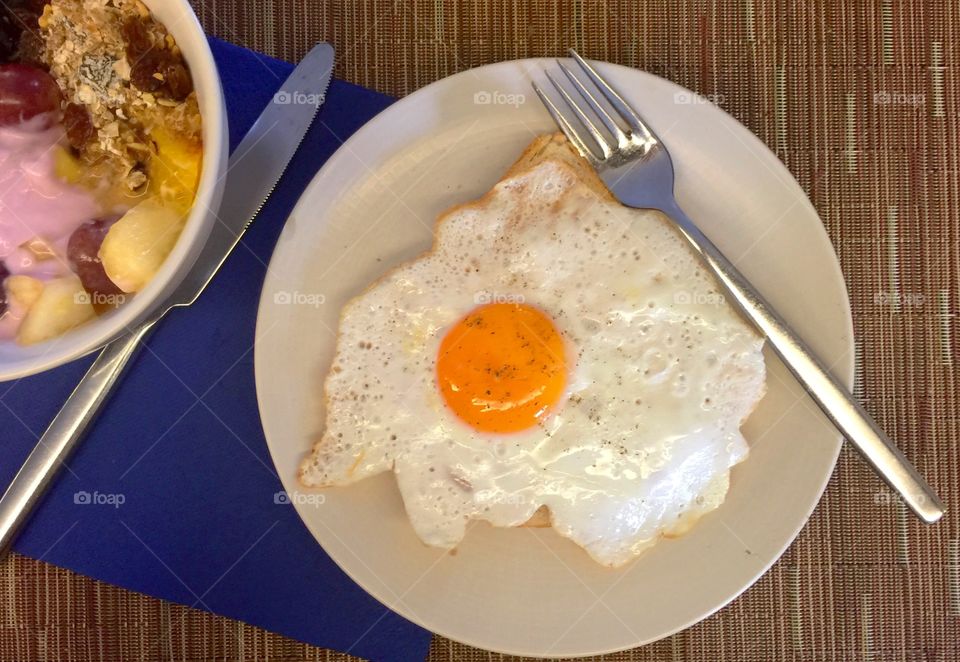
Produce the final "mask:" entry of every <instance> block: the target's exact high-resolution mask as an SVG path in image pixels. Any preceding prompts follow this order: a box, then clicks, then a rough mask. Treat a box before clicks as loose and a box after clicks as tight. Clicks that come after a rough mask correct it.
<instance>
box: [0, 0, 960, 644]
mask: <svg viewBox="0 0 960 662" xmlns="http://www.w3.org/2000/svg"><path fill="white" fill-rule="evenodd" d="M194 4H195V6H196V8H197V12H198V14H199V15H200V18H201V21H202V22H203V24H204V26H205V27H206V29H207V31H208V32H210V33H211V34H214V35H217V36H219V37H222V38H225V39H228V40H230V41H234V42H236V43H238V44H241V45H244V46H247V47H249V48H253V49H256V50H260V51H264V52H266V53H269V54H271V55H275V56H277V57H281V58H284V59H287V60H296V59H298V58H299V57H300V56H301V55H302V54H303V53H304V52H306V50H307V49H308V48H309V47H310V46H311V45H312V44H314V43H315V42H317V41H320V40H325V41H330V42H331V43H333V44H334V45H335V46H336V47H337V51H338V55H339V62H338V66H337V71H336V73H337V75H338V76H340V77H342V78H345V79H347V80H350V81H353V82H356V83H359V84H361V85H365V86H368V87H371V88H374V89H377V90H380V91H383V92H387V93H389V94H393V95H397V96H400V95H403V94H406V93H409V92H411V91H413V90H415V89H417V88H419V87H421V86H423V85H425V84H427V83H429V82H431V81H434V80H436V79H438V78H441V77H443V76H446V75H449V74H452V73H454V72H456V71H460V70H462V69H465V68H469V67H473V66H477V65H480V64H485V63H488V62H495V61H498V60H503V59H511V58H519V57H527V56H542V55H560V54H562V53H563V51H564V49H565V48H566V47H568V46H574V47H576V48H577V49H579V50H580V52H581V53H583V54H585V55H587V56H589V57H593V58H597V59H603V60H609V61H612V62H619V63H622V64H626V65H629V66H634V67H639V68H641V69H645V70H647V71H650V72H652V73H655V74H658V75H660V76H664V77H666V78H669V79H671V80H674V81H676V82H678V83H680V84H681V85H684V86H686V87H689V88H691V89H693V90H695V91H697V92H699V93H701V94H703V95H706V96H708V97H709V98H710V99H712V100H713V101H715V102H716V103H719V104H720V105H721V106H722V107H723V108H724V109H725V110H726V111H727V112H729V113H731V114H732V115H733V116H734V117H736V118H737V119H739V120H740V121H741V122H743V123H744V124H745V125H746V126H747V127H749V128H750V129H751V130H752V131H754V132H755V133H756V134H757V135H758V136H760V138H761V139H762V140H763V141H764V142H765V143H766V144H767V145H769V146H770V148H771V149H773V150H774V151H775V152H776V153H777V155H778V156H779V157H780V158H781V159H782V160H783V161H784V162H785V163H786V164H787V166H788V167H789V168H790V170H791V171H792V172H793V174H794V175H795V176H796V177H797V179H798V180H799V181H800V183H801V185H802V186H803V187H804V189H805V190H806V191H807V193H808V195H809V196H810V198H811V200H812V201H813V204H814V205H815V206H816V208H817V209H818V211H819V212H820V216H821V218H822V219H823V222H824V224H825V226H826V229H827V231H828V233H829V235H830V237H831V239H832V240H833V243H834V246H835V247H836V250H837V253H838V255H839V257H840V262H841V264H842V266H843V271H844V273H845V275H846V278H847V284H848V286H849V289H850V294H851V299H852V305H853V314H854V324H855V328H856V337H857V366H858V367H857V385H856V393H857V395H858V397H859V398H860V399H861V400H862V401H863V402H864V404H865V405H866V407H867V408H868V409H869V411H870V412H871V413H872V414H873V415H874V416H876V417H877V418H878V420H879V421H880V423H881V424H882V425H883V426H884V428H885V429H887V430H888V431H890V432H891V433H893V435H894V436H895V437H896V438H897V439H898V441H899V443H900V445H901V447H902V448H903V449H904V450H905V452H906V453H907V455H908V456H910V458H911V459H912V460H913V461H914V462H915V463H916V464H917V465H918V466H919V468H920V470H921V472H922V473H923V474H924V475H925V476H927V477H928V478H929V480H930V481H931V482H932V483H933V484H934V486H935V487H936V488H937V489H938V491H939V493H940V494H941V496H942V497H944V498H945V499H946V501H947V502H948V504H951V503H952V504H956V503H958V502H960V488H958V484H960V480H958V479H960V469H958V467H960V444H958V418H957V405H958V397H957V389H958V383H957V373H956V371H955V369H954V362H955V358H956V357H957V356H958V355H960V354H958V352H960V347H958V346H957V336H956V329H955V326H956V324H957V320H955V316H956V313H957V307H958V295H960V293H958V272H960V120H958V118H960V81H958V78H960V44H958V35H960V4H957V3H956V2H934V1H932V0H931V1H928V2H923V1H921V0H907V1H901V0H833V1H831V2H827V1H825V0H817V1H812V0H778V1H770V0H720V1H716V2H714V1H710V0H690V1H682V2H670V1H669V0H646V1H637V0H606V1H605V0H534V1H521V0H463V1H454V0H395V1H394V0H341V1H321V0H194ZM0 605H2V607H0V660H2V661H7V660H9V661H16V662H32V661H35V660H37V661H39V660H54V659H57V660H60V659H62V660H76V661H78V662H86V661H88V660H133V659H138V660H139V659H143V660H212V659H217V660H238V661H239V660H243V661H246V660H340V659H350V658H347V657H346V656H343V655H339V654H336V653H330V652H327V651H323V650H320V649H316V648H313V647H310V646H306V645H303V644H299V643H296V642H292V641H290V640H288V639H285V638H283V637H280V636H277V635H272V634H269V633H266V632H264V631H262V630H259V629H257V628H253V627H250V626H246V625H243V624H240V623H237V622H234V621H230V620H228V619H224V618H220V617H216V616H211V615H209V614H205V613H202V612H198V611H194V610H190V609H187V608H185V607H179V606H175V605H170V604H167V603H163V602H161V601H158V600H154V599H151V598H146V597H143V596H140V595H137V594H133V593H129V592H127V591H123V590H120V589H116V588H113V587H111V586H107V585H104V584H100V583H98V582H94V581H91V580H88V579H85V578H83V577H79V576H77V575H74V574H73V573H70V572H67V571H64V570H59V569H56V568H53V567H51V566H49V565H46V564H43V563H40V562H36V561H32V560H28V559H25V558H22V557H13V558H12V559H9V560H7V561H6V562H5V563H3V564H2V565H0ZM478 616H479V615H478ZM499 658H500V656H497V655H489V654H487V653H485V652H483V651H477V650H474V649H471V648H468V647H466V646H462V645H459V644H455V643H451V642H449V641H446V640H443V639H441V638H437V639H435V641H434V645H433V648H432V650H431V654H430V659H431V660H433V661H436V662H440V661H446V660H486V659H499ZM603 659H607V660H651V661H652V660H698V661H699V660H702V661H704V662H719V661H726V660H730V661H734V660H736V661H740V660H746V661H751V660H755V661H758V662H759V661H765V660H866V661H887V660H891V661H892V660H903V661H907V662H913V661H917V662H919V661H924V662H927V661H938V662H939V661H941V660H943V661H947V660H955V659H960V517H958V515H957V511H956V509H955V510H954V511H953V512H951V513H950V514H948V516H947V518H946V519H945V520H944V521H943V522H942V523H941V524H939V525H938V526H936V527H924V526H922V525H920V524H918V523H917V522H915V521H914V520H913V519H912V518H911V517H910V516H908V514H907V513H906V511H905V509H904V508H903V506H902V505H901V504H899V503H898V502H897V501H896V499H894V498H892V497H891V495H890V494H889V492H888V491H887V490H885V489H884V488H882V487H881V486H880V484H879V483H878V481H877V479H876V478H875V477H874V476H873V475H872V474H871V473H870V471H869V470H867V469H866V468H864V466H863V464H862V463H861V462H860V460H859V458H857V457H856V456H855V454H854V453H852V452H851V451H849V450H845V451H844V452H843V453H842V454H841V457H840V462H839V465H838V467H837V470H836V472H835V475H834V478H833V481H832V482H831V484H830V487H829V489H828V490H827V494H826V496H825V497H824V499H823V502H822V503H821V504H820V507H819V508H818V510H817V512H816V513H815V514H814V516H813V518H812V519H811V521H810V523H809V524H808V526H807V527H806V528H805V529H804V531H803V532H802V533H801V535H800V537H799V538H798V540H797V541H796V543H795V544H794V545H793V546H792V547H791V548H790V550H789V551H788V552H787V553H786V554H785V555H784V557H783V558H782V559H781V560H780V562H779V563H777V564H776V566H775V567H774V568H773V569H772V570H771V571H770V572H769V573H767V575H766V576H764V577H763V578H762V579H761V580H760V581H759V582H758V583H757V584H756V585H755V586H754V587H753V588H751V589H750V590H749V591H747V592H746V593H745V594H744V595H743V596H742V597H740V598H739V599H738V600H736V601H735V602H734V603H733V604H732V605H730V606H729V607H727V608H726V609H724V610H722V611H721V612H720V613H718V614H717V615H715V616H714V617H712V618H710V619H707V620H706V621H705V622H703V623H700V624H699V625H697V626H695V627H693V628H691V629H689V630H687V631H685V632H683V633H681V634H678V635H676V636H674V637H672V638H670V639H667V640H664V641H662V642H659V643H657V644H654V645H652V646H648V647H646V648H643V649H637V650H635V651H630V652H627V653H622V654H618V655H610V656H605V657H604V658H603Z"/></svg>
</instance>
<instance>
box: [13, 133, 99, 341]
mask: <svg viewBox="0 0 960 662" xmlns="http://www.w3.org/2000/svg"><path fill="white" fill-rule="evenodd" d="M64 135H65V134H64V131H63V128H62V127H61V126H60V125H58V124H53V125H51V123H50V120H49V118H48V117H46V116H37V117H34V118H32V119H30V120H27V121H26V122H23V123H21V124H19V125H17V126H2V127H0V260H2V261H3V264H4V266H5V267H6V268H7V270H8V271H9V272H10V273H11V274H24V275H28V276H32V277H34V278H39V279H41V280H49V279H52V278H57V277H59V276H63V275H66V274H68V273H70V266H69V264H68V262H67V256H66V248H67V242H68V241H69V240H70V235H71V234H73V231H74V230H76V229H77V228H78V227H79V226H81V225H83V224H84V223H86V222H87V221H90V220H92V219H94V218H96V217H97V216H98V215H99V212H100V208H99V206H98V205H97V203H96V201H95V200H94V198H93V196H92V195H91V194H90V193H89V192H87V191H85V190H83V189H81V188H79V187H77V186H73V185H71V184H68V183H66V182H64V181H63V180H61V179H59V178H58V177H57V176H56V173H55V165H54V154H55V151H56V150H55V149H54V147H56V146H57V145H58V144H61V143H62V142H63V141H64ZM34 238H39V239H42V240H43V241H44V242H45V243H46V244H47V245H48V246H49V247H50V248H52V249H53V250H54V252H55V253H56V256H55V257H52V258H48V259H43V260H38V259H37V257H36V256H35V255H34V254H33V252H32V251H30V250H28V249H26V248H25V247H24V244H26V243H27V242H29V241H30V240H32V239H34ZM24 312H25V311H22V310H19V308H18V307H17V306H16V305H15V304H14V302H13V301H8V309H7V311H6V313H5V314H3V315H0V340H3V339H9V338H12V337H13V336H14V335H15V334H16V330H17V328H18V327H19V326H20V322H21V321H22V318H23V315H24Z"/></svg>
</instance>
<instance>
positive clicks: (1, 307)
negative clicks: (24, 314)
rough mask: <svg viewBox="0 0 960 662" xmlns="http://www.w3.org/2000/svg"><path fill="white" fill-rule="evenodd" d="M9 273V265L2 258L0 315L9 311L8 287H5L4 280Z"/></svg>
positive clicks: (0, 269)
mask: <svg viewBox="0 0 960 662" xmlns="http://www.w3.org/2000/svg"><path fill="white" fill-rule="evenodd" d="M9 275H10V270H9V269H7V265H5V264H4V263H3V260H0V317H2V316H3V314H4V313H5V312H7V288H6V287H4V281H5V280H6V279H7V276H9Z"/></svg>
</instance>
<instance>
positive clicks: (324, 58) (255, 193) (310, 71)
mask: <svg viewBox="0 0 960 662" xmlns="http://www.w3.org/2000/svg"><path fill="white" fill-rule="evenodd" d="M333 54H334V53H333V47H331V46H330V45H329V44H319V45H318V46H316V47H314V49H313V50H311V51H310V52H309V53H308V54H307V56H306V57H305V58H304V59H303V61H302V62H300V64H299V65H297V67H296V69H294V71H293V73H291V74H290V76H289V77H288V78H287V80H286V81H284V83H283V85H282V86H281V87H280V90H279V92H278V93H277V95H275V96H274V103H271V104H270V105H269V106H267V108H266V110H264V111H263V113H262V114H261V115H260V117H259V118H258V119H257V121H256V123H255V124H254V125H253V126H252V127H251V128H250V130H249V131H248V132H247V135H246V136H244V138H243V140H242V141H241V142H240V144H239V145H238V146H237V148H236V149H235V150H234V152H233V154H232V155H231V156H230V160H229V162H228V164H227V180H226V184H225V186H224V193H223V202H222V203H221V205H220V209H219V212H218V214H217V220H216V221H215V223H214V227H213V229H212V230H211V232H210V237H209V238H208V239H207V241H206V243H205V244H204V247H203V249H202V250H201V252H200V256H199V257H198V258H197V261H196V262H195V263H194V265H193V267H192V268H191V269H190V271H189V272H188V273H187V275H186V277H185V278H184V279H183V281H182V282H181V283H180V285H179V286H178V287H177V288H176V289H175V290H174V292H173V294H172V295H171V296H170V297H169V298H168V299H166V300H165V301H163V302H162V303H160V304H159V305H158V306H157V307H156V308H155V309H154V310H153V311H152V312H151V313H150V314H149V315H148V316H147V317H146V318H145V320H144V321H143V322H142V323H141V324H140V326H138V327H137V328H135V329H133V330H132V331H131V332H130V333H129V334H128V335H126V336H123V337H121V338H119V339H117V340H114V341H113V342H111V343H109V344H108V345H106V346H105V347H104V348H103V350H102V351H101V352H100V355H99V356H98V357H97V359H96V360H95V361H94V362H93V365H91V366H90V369H89V370H88V371H87V373H86V374H85V375H84V376H83V379H82V380H80V383H79V384H78V385H77V388H76V389H75V390H74V391H73V393H72V394H71V395H70V397H69V398H68V399H67V401H66V403H65V404H64V405H63V407H62V408H61V409H60V412H59V413H58V414H57V416H56V417H55V418H54V419H53V421H52V422H51V423H50V426H49V427H48V428H47V430H46V432H44V433H43V436H42V437H40V440H39V442H38V443H37V446H36V448H34V450H33V451H32V452H31V453H30V455H29V457H27V460H26V462H24V464H23V467H21V468H20V471H19V472H18V473H17V475H16V477H15V478H14V479H13V482H12V483H10V486H9V487H8V488H7V490H6V492H4V494H3V497H0V558H2V557H3V556H5V555H6V553H7V551H9V549H10V545H11V543H12V542H13V539H14V537H15V536H16V534H17V532H18V531H19V530H20V527H21V526H23V524H24V523H25V522H26V521H27V519H28V518H29V516H30V513H31V512H32V510H33V507H34V506H35V505H36V503H37V501H38V500H39V499H40V497H41V496H42V495H43V493H44V492H45V491H46V489H47V487H48V486H49V485H50V481H51V479H52V478H53V477H54V475H56V473H57V470H58V469H59V468H60V467H61V466H62V464H63V462H64V460H66V458H67V457H68V455H69V454H70V451H71V450H72V449H73V448H74V446H76V444H77V443H78V442H79V441H80V440H81V439H82V438H83V435H84V433H85V432H86V430H87V427H88V426H89V425H90V423H91V422H92V421H93V420H94V418H96V415H97V413H98V412H99V411H100V408H101V407H102V406H103V405H104V404H105V403H106V401H107V400H108V399H109V396H110V393H111V391H112V390H113V388H114V386H116V384H117V382H118V381H119V379H120V377H121V375H122V374H123V372H124V368H126V366H127V365H128V364H129V362H130V359H132V358H133V357H134V356H135V355H136V354H137V351H138V350H139V349H140V347H141V346H142V343H143V341H144V340H145V339H146V338H147V336H149V335H150V332H151V331H152V330H153V327H154V325H155V324H156V323H157V322H158V321H159V320H160V318H162V317H163V316H164V315H165V314H166V313H168V312H169V311H170V310H171V309H173V308H175V307H178V306H189V305H190V304H191V303H193V302H194V301H196V299H197V297H199V296H200V293H201V292H203V290H204V288H205V287H206V286H207V284H208V283H209V282H210V280H211V279H212V278H213V276H214V275H215V274H216V273H217V270H218V269H219V268H220V266H221V265H222V264H223V263H224V261H225V260H226V259H227V256H228V255H230V252H231V251H232V250H233V249H234V247H235V246H236V245H237V243H238V242H239V241H240V237H241V236H242V235H243V233H244V231H245V230H246V229H247V227H248V226H249V225H250V223H251V222H253V219H254V218H256V216H257V214H258V213H259V212H260V209H261V208H262V207H263V204H264V203H265V202H266V201H267V199H268V198H269V197H270V194H271V193H273V189H274V188H275V187H276V185H277V183H278V182H279V181H280V177H281V176H282V175H283V172H284V170H286V167H287V164H288V163H289V162H290V159H291V158H293V155H294V153H295V152H296V151H297V147H299V145H300V143H301V142H302V141H303V137H304V136H305V135H306V133H307V130H308V129H309V128H310V125H311V124H312V123H313V119H314V117H315V116H316V114H317V110H319V108H320V106H321V105H322V104H323V101H324V99H325V95H326V92H327V88H328V87H329V85H330V79H331V77H332V76H333ZM278 101H280V102H279V103H278ZM284 101H289V103H284Z"/></svg>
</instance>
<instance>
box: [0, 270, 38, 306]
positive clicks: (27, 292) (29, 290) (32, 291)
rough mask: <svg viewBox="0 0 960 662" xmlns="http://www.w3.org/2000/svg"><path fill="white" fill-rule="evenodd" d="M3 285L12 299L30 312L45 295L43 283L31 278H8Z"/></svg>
mask: <svg viewBox="0 0 960 662" xmlns="http://www.w3.org/2000/svg"><path fill="white" fill-rule="evenodd" d="M3 284H4V285H5V286H6V288H7V294H8V295H10V298H11V299H13V300H14V301H15V302H16V303H17V305H19V306H20V307H22V308H23V309H24V310H28V309H29V308H30V307H31V306H32V305H33V304H35V303H36V302H37V299H39V298H40V295H41V294H42V293H43V281H42V280H38V279H36V278H31V277H30V276H23V275H16V276H7V279H6V280H5V281H3Z"/></svg>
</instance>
